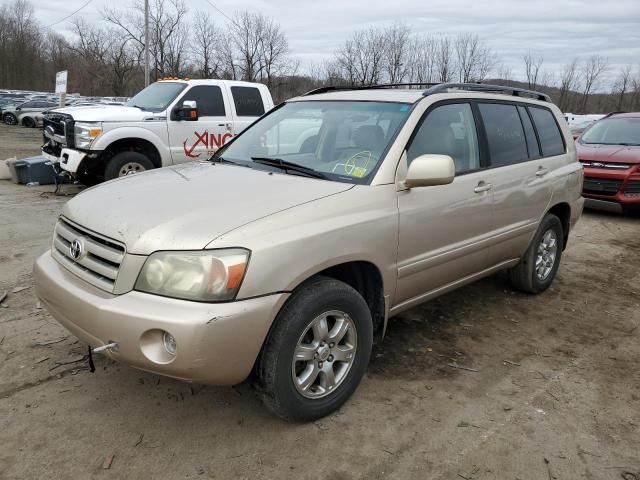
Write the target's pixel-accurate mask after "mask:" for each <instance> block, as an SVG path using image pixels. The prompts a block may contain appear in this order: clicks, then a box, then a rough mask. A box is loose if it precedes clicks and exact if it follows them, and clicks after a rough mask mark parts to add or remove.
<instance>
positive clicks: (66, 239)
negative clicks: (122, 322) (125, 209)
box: [51, 218, 125, 292]
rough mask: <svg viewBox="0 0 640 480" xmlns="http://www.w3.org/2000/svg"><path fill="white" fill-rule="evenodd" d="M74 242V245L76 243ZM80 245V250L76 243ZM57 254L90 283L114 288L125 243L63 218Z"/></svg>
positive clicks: (56, 242)
mask: <svg viewBox="0 0 640 480" xmlns="http://www.w3.org/2000/svg"><path fill="white" fill-rule="evenodd" d="M72 244H73V245H72ZM78 245H79V246H80V252H79V253H78V249H77V248H75V251H74V248H73V247H77V246H78ZM51 252H52V255H53V257H54V258H55V259H56V260H57V261H58V262H59V263H60V264H62V265H63V266H64V267H65V268H67V269H68V270H70V271H71V272H72V273H74V274H76V275H77V276H78V277H80V278H82V279H83V280H86V281H87V282H89V283H90V284H92V285H94V286H96V287H98V288H100V289H102V290H105V291H107V292H113V289H114V286H115V282H116V278H117V276H118V270H119V269H120V264H121V263H122V260H123V259H124V253H125V248H124V245H122V244H120V243H118V242H116V241H114V240H110V239H108V238H106V237H102V236H99V235H96V234H95V233H93V232H90V231H88V230H85V229H83V228H82V227H79V226H76V225H74V224H71V223H70V222H68V221H67V220H65V219H63V218H61V219H60V220H59V221H58V223H57V224H56V228H55V232H54V234H53V248H52V249H51Z"/></svg>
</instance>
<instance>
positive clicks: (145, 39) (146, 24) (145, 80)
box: [144, 0, 149, 87]
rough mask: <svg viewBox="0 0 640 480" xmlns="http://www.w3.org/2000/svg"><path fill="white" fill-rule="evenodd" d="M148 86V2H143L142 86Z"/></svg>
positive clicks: (146, 0)
mask: <svg viewBox="0 0 640 480" xmlns="http://www.w3.org/2000/svg"><path fill="white" fill-rule="evenodd" d="M148 85H149V0H144V86H145V87H146V86H148Z"/></svg>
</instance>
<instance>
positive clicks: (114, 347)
mask: <svg viewBox="0 0 640 480" xmlns="http://www.w3.org/2000/svg"><path fill="white" fill-rule="evenodd" d="M106 351H109V352H117V351H118V342H114V341H113V340H109V343H107V344H105V345H102V346H100V347H96V348H91V345H89V355H88V359H89V371H90V372H91V373H93V372H95V371H96V367H95V365H94V364H93V354H94V353H102V352H106Z"/></svg>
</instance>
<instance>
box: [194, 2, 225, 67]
mask: <svg viewBox="0 0 640 480" xmlns="http://www.w3.org/2000/svg"><path fill="white" fill-rule="evenodd" d="M219 44H220V42H219V33H218V30H217V29H216V27H215V24H214V22H213V19H212V18H211V15H210V14H209V13H207V12H196V19H195V21H194V22H193V36H192V47H191V54H192V55H193V60H194V62H195V64H196V67H195V68H196V70H197V72H198V75H199V76H200V77H201V78H216V77H218V76H219V75H220V72H219V70H220V55H219V51H220V45H219Z"/></svg>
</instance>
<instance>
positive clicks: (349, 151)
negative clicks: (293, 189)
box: [216, 101, 411, 183]
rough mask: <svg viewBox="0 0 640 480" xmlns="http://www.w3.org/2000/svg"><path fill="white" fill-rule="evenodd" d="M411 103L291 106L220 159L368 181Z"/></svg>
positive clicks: (249, 132) (251, 131)
mask: <svg viewBox="0 0 640 480" xmlns="http://www.w3.org/2000/svg"><path fill="white" fill-rule="evenodd" d="M410 111H411V105H409V104H404V103H389V102H347V101H303V102H290V103H287V104H285V105H283V106H282V107H280V108H279V109H277V110H275V111H274V112H272V113H271V114H269V115H267V116H266V117H264V118H262V119H261V120H259V121H258V122H256V123H254V124H253V125H252V126H251V127H250V128H248V129H247V130H245V131H244V132H243V133H242V135H241V136H239V137H238V138H237V139H235V140H234V141H233V142H232V143H230V144H229V145H228V146H227V147H225V148H223V149H221V150H220V151H219V153H218V155H216V157H217V156H224V159H225V160H229V161H232V162H237V163H244V164H248V165H250V166H255V167H256V168H264V166H262V167H260V165H263V163H261V162H264V160H265V159H276V160H282V161H283V162H287V163H289V164H291V163H293V164H296V165H299V166H302V167H305V168H307V169H313V170H315V171H316V172H320V173H321V174H323V176H324V177H326V178H328V179H330V180H336V181H342V182H348V183H369V182H370V181H371V179H372V178H373V174H374V173H375V171H376V170H377V167H378V164H379V163H380V161H381V159H382V158H383V156H384V154H385V152H386V150H387V148H388V146H389V145H390V144H391V142H392V141H393V139H394V138H395V136H396V133H397V132H398V130H399V128H400V127H401V126H402V125H403V124H404V122H405V120H406V119H407V117H408V115H409V112H410Z"/></svg>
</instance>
